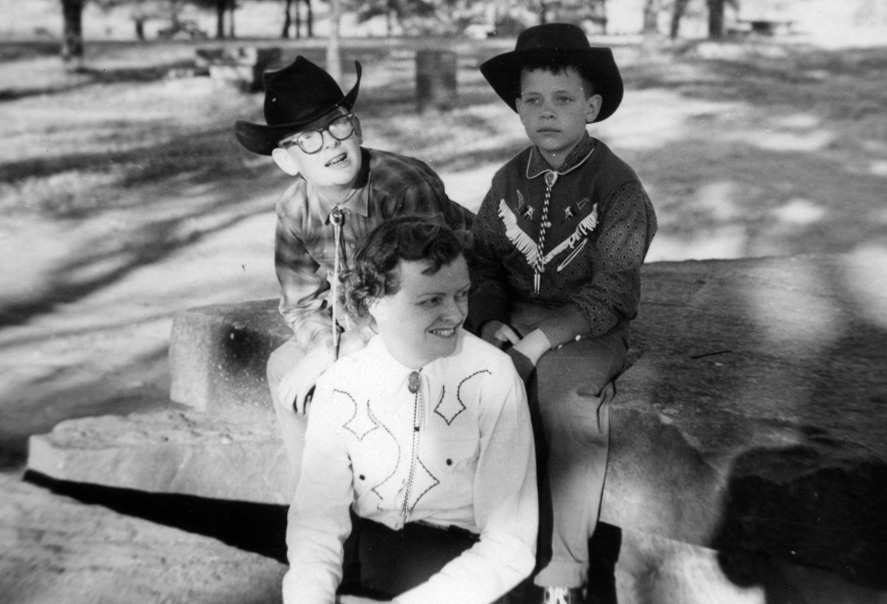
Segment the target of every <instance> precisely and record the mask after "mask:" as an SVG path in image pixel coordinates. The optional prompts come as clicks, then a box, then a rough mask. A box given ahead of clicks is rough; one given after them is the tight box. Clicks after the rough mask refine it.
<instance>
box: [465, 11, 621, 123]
mask: <svg viewBox="0 0 887 604" xmlns="http://www.w3.org/2000/svg"><path fill="white" fill-rule="evenodd" d="M537 62H542V63H551V64H553V65H565V64H566V65H574V66H575V67H576V68H577V69H579V71H580V72H581V73H582V74H583V75H584V76H585V77H586V78H588V79H589V80H590V81H591V82H593V83H594V92H595V94H599V95H601V97H602V99H603V102H602V103H601V110H600V111H599V112H598V114H597V117H596V118H595V119H594V120H593V121H595V122H600V121H602V120H605V119H607V118H608V117H610V116H611V115H613V112H615V111H616V108H617V107H619V103H621V102H622V76H620V75H619V68H618V67H616V61H615V60H614V59H613V51H611V50H610V49H609V48H606V47H603V46H591V45H590V44H589V43H588V37H587V36H586V35H585V32H583V31H582V30H581V29H580V28H579V27H577V26H575V25H570V24H569V23H547V24H545V25H536V26H534V27H528V28H527V29H525V30H524V31H522V32H521V33H520V35H519V36H518V37H517V44H515V47H514V50H513V51H511V52H506V53H504V54H501V55H497V56H495V57H493V58H492V59H490V60H489V61H486V62H484V63H483V64H482V65H481V66H480V72H481V73H482V74H483V76H484V77H485V78H486V79H487V82H489V83H490V86H492V87H493V90H495V91H496V94H498V95H499V96H500V97H501V98H502V100H503V101H505V102H506V103H508V106H509V107H511V108H512V109H513V110H514V111H517V105H516V104H515V101H516V100H517V98H518V97H519V96H520V75H521V68H522V67H523V66H524V65H527V64H528V63H537Z"/></svg>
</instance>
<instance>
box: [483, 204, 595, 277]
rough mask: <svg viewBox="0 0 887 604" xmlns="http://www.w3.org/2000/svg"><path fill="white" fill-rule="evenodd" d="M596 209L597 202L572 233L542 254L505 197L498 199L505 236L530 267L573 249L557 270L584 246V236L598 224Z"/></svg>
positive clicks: (543, 263)
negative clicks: (521, 225) (518, 221)
mask: <svg viewBox="0 0 887 604" xmlns="http://www.w3.org/2000/svg"><path fill="white" fill-rule="evenodd" d="M597 209H598V208H597V204H594V207H593V208H592V210H591V213H590V214H589V215H588V216H586V217H585V218H583V219H582V220H581V221H580V222H579V224H578V225H577V226H576V229H575V230H574V231H573V233H572V234H571V235H570V236H569V237H567V238H566V239H564V240H563V241H561V242H560V243H559V244H558V245H556V246H555V247H554V249H552V250H551V251H550V252H548V253H547V254H544V255H543V252H544V250H543V249H542V248H541V246H540V245H539V244H538V243H536V242H535V241H533V238H532V237H530V236H529V235H528V234H527V233H526V231H524V230H523V229H522V228H521V227H520V225H519V224H518V223H517V216H516V215H515V213H514V212H512V211H511V208H509V207H508V204H507V203H506V202H505V199H504V198H503V199H502V200H500V201H499V217H500V218H501V219H502V223H503V224H504V225H505V236H506V237H508V240H509V241H511V243H512V244H513V245H514V247H516V248H517V249H518V250H519V251H520V252H521V253H522V254H523V255H524V258H526V260H527V264H529V265H530V266H531V267H536V266H542V267H544V266H546V265H547V264H549V263H550V262H551V261H552V260H554V259H555V258H556V257H557V256H558V255H559V254H561V253H562V252H564V251H565V250H567V249H572V250H574V251H573V253H572V254H570V256H568V257H567V258H566V259H565V260H564V262H562V263H561V265H560V266H558V270H563V268H564V267H565V266H566V265H567V264H569V262H571V261H572V260H573V259H574V258H575V257H576V255H577V254H578V251H579V250H580V249H581V248H582V247H585V242H586V241H587V239H585V238H586V237H587V236H588V234H589V233H591V232H592V231H593V230H594V229H595V228H596V227H597V224H598V213H597ZM580 240H582V243H581V247H580V248H576V246H577V244H579V243H580Z"/></svg>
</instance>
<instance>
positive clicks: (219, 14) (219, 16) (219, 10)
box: [216, 0, 228, 40]
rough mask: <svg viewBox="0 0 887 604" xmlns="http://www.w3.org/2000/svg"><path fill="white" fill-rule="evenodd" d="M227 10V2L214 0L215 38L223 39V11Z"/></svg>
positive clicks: (226, 0) (225, 0)
mask: <svg viewBox="0 0 887 604" xmlns="http://www.w3.org/2000/svg"><path fill="white" fill-rule="evenodd" d="M227 8H228V0H216V38H218V39H219V40H221V39H222V38H224V37H225V10H227Z"/></svg>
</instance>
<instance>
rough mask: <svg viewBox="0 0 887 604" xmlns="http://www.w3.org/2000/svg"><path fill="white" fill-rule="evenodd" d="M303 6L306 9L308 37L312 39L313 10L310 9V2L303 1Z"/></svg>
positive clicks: (308, 0)
mask: <svg viewBox="0 0 887 604" xmlns="http://www.w3.org/2000/svg"><path fill="white" fill-rule="evenodd" d="M305 6H307V7H308V22H307V24H308V32H307V33H308V37H309V38H313V37H314V10H313V9H312V8H311V0H305Z"/></svg>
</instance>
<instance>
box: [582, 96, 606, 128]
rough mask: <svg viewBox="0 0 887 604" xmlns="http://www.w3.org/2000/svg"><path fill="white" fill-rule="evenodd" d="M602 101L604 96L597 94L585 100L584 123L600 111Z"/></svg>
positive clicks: (589, 121) (588, 121)
mask: <svg viewBox="0 0 887 604" xmlns="http://www.w3.org/2000/svg"><path fill="white" fill-rule="evenodd" d="M603 103H604V97H602V96H601V95H599V94H593V95H591V96H590V97H588V99H586V101H585V123H586V124H590V123H591V122H593V121H594V118H596V117H597V114H598V113H600V112H601V105H602V104H603Z"/></svg>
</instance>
